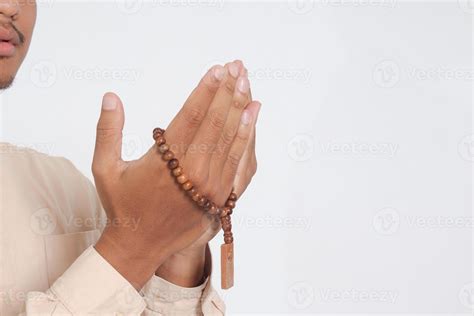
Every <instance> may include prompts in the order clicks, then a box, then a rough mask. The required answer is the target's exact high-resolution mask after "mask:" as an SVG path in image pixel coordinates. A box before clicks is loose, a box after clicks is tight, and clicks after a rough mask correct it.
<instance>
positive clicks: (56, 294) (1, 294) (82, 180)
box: [0, 143, 225, 316]
mask: <svg viewBox="0 0 474 316" xmlns="http://www.w3.org/2000/svg"><path fill="white" fill-rule="evenodd" d="M105 223H106V217H105V214H104V212H103V210H102V207H101V205H100V202H99V199H98V197H97V194H96V191H95V188H94V187H93V185H92V184H91V183H90V181H89V180H88V179H87V178H86V177H85V176H83V175H82V174H81V173H80V172H79V171H78V170H77V169H76V168H75V167H74V166H73V165H72V164H71V162H69V161H68V160H66V159H64V158H59V157H50V156H47V155H44V154H41V153H38V152H35V151H32V150H29V149H25V148H19V147H15V146H13V145H10V144H6V143H0V315H2V316H7V315H18V314H21V313H25V314H26V315H86V314H89V315H91V314H94V315H201V314H204V315H223V314H224V312H225V310H224V309H225V307H224V304H223V302H222V300H221V299H220V298H219V296H218V294H217V293H216V291H215V290H214V289H213V288H212V287H211V285H210V282H209V281H208V280H209V279H208V280H206V282H205V283H204V284H203V285H201V286H199V287H196V288H182V287H178V286H176V285H174V284H171V283H168V282H167V281H165V280H163V279H161V278H159V277H156V276H154V277H152V278H151V279H150V281H149V282H148V283H147V284H146V285H145V287H144V288H143V289H142V290H141V292H140V293H139V292H137V291H136V290H135V289H134V288H133V287H132V286H131V285H130V284H129V283H128V282H127V280H126V279H124V278H123V277H122V276H121V275H120V274H119V273H118V272H117V271H116V270H115V269H114V268H113V267H112V266H111V265H110V264H109V263H108V262H107V261H106V260H105V259H104V258H103V257H101V256H100V255H99V254H98V253H97V252H96V251H95V249H94V248H93V247H92V245H94V243H95V242H96V241H97V239H98V237H99V236H100V232H101V229H102V227H103V226H104V224H105ZM132 224H133V223H132Z"/></svg>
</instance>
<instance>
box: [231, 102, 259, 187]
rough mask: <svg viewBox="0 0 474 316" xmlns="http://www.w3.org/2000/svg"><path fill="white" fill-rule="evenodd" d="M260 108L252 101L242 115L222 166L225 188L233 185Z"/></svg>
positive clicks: (257, 103)
mask: <svg viewBox="0 0 474 316" xmlns="http://www.w3.org/2000/svg"><path fill="white" fill-rule="evenodd" d="M260 107H261V104H260V103H259V102H257V101H254V102H252V103H250V104H249V105H248V107H247V108H246V109H245V111H244V112H243V113H242V117H241V120H240V126H239V129H238V131H237V135H236V137H235V140H234V142H233V144H232V146H231V149H230V151H229V155H228V157H227V160H226V162H225V164H224V169H223V171H222V183H223V185H224V186H226V187H227V186H232V184H234V180H235V176H236V174H237V170H238V167H239V165H240V162H241V161H242V158H243V156H244V154H245V150H246V149H247V146H248V144H249V141H250V137H251V135H252V130H253V127H254V125H255V123H256V120H257V117H258V112H259V111H260Z"/></svg>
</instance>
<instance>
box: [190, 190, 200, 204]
mask: <svg viewBox="0 0 474 316" xmlns="http://www.w3.org/2000/svg"><path fill="white" fill-rule="evenodd" d="M192 199H193V201H194V202H198V201H199V200H200V199H201V194H199V193H198V192H196V193H194V194H193V196H192Z"/></svg>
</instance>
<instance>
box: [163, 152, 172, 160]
mask: <svg viewBox="0 0 474 316" xmlns="http://www.w3.org/2000/svg"><path fill="white" fill-rule="evenodd" d="M173 158H174V154H173V152H172V151H170V150H168V151H167V152H165V153H164V154H163V159H164V160H165V161H170V160H171V159H173Z"/></svg>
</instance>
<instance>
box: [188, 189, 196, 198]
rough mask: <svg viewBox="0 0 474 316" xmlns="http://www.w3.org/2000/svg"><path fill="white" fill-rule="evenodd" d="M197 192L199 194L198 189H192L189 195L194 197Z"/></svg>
mask: <svg viewBox="0 0 474 316" xmlns="http://www.w3.org/2000/svg"><path fill="white" fill-rule="evenodd" d="M196 192H197V190H196V188H191V190H188V195H189V196H190V197H192V196H193V195H194V194H195V193H196Z"/></svg>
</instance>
